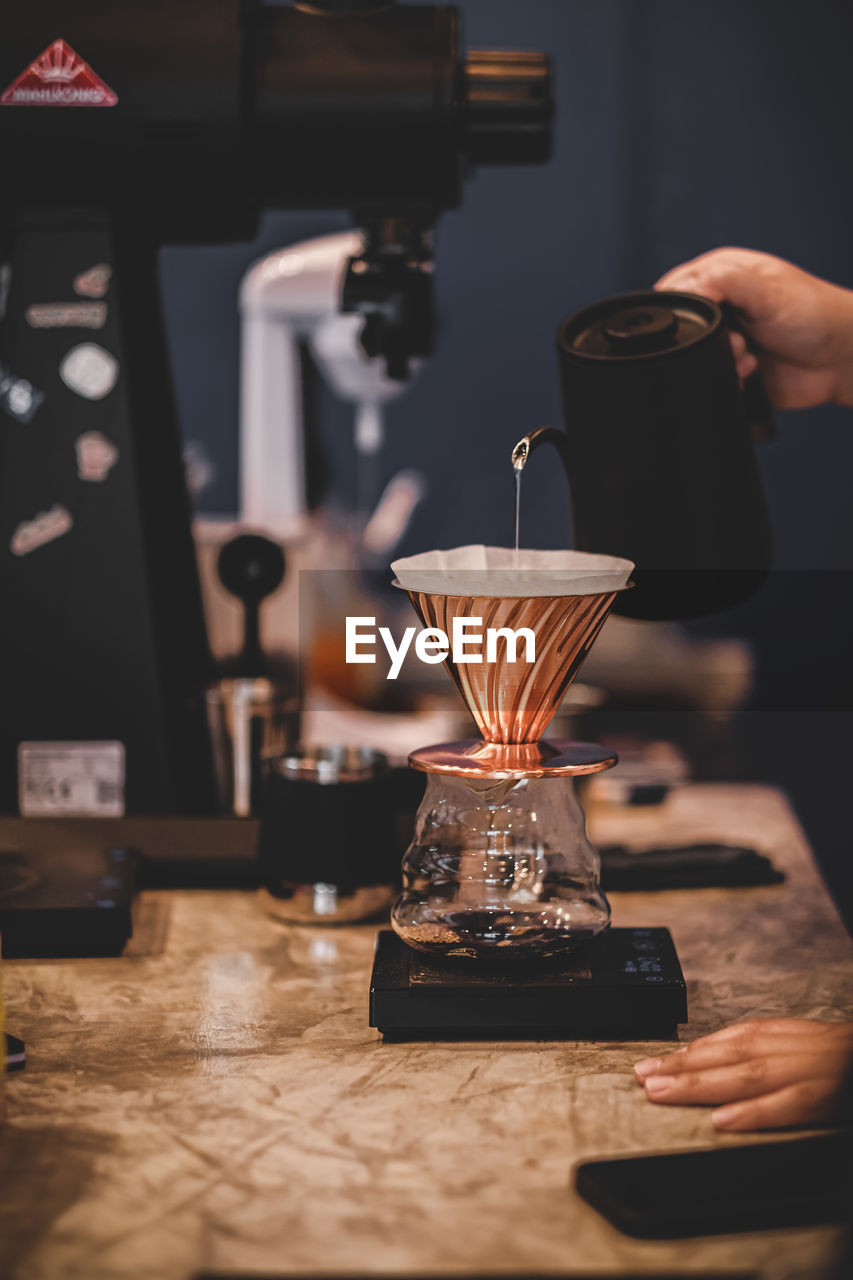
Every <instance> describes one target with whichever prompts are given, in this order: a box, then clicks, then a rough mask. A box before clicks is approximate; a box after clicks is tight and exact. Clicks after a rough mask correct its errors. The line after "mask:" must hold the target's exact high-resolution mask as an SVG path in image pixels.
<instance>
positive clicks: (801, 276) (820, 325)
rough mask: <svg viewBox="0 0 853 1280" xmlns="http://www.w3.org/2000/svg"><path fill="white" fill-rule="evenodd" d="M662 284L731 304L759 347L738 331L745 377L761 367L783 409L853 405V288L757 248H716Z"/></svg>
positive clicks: (773, 398)
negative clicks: (829, 280)
mask: <svg viewBox="0 0 853 1280" xmlns="http://www.w3.org/2000/svg"><path fill="white" fill-rule="evenodd" d="M655 288H656V289H678V290H682V291H684V292H687V293H699V294H702V295H703V296H704V297H706V298H711V299H712V300H713V301H714V302H720V303H729V304H730V305H731V306H732V307H734V308H735V310H736V312H737V313H738V319H739V321H740V323H741V325H742V327H743V329H744V332H745V333H746V334H748V335H749V339H750V341H751V344H752V346H753V347H754V349H755V351H756V352H757V358H756V355H754V354H752V352H751V351H749V350H748V349H747V343H746V340H745V338H744V336H743V334H741V333H732V334H731V341H732V348H733V350H734V353H735V360H736V363H737V370H738V374H739V375H740V377H741V378H742V379H743V378H748V377H749V375H750V374H751V373H753V372H754V371H755V369H756V368H760V369H761V373H762V375H763V378H764V383H765V386H766V388H767V394H768V396H769V397H770V401H771V403H772V404H773V405H774V406H775V407H776V408H777V409H806V408H810V407H811V406H813V405H819V404H826V403H830V402H834V403H836V404H843V405H848V406H851V407H853V291H851V290H849V289H842V288H840V287H839V286H838V285H834V284H830V283H829V282H828V281H826V280H820V279H818V277H817V276H812V275H809V274H808V272H806V271H801V270H800V268H799V267H795V266H793V265H792V264H791V263H790V262H785V261H783V259H781V258H774V257H772V256H771V255H770V254H769V253H757V252H755V251H754V250H752V249H713V250H712V251H711V252H710V253H703V254H702V255H701V256H700V257H698V258H694V259H693V260H692V261H690V262H685V263H682V265H681V266H678V267H674V268H673V269H672V270H671V271H668V272H667V273H666V275H664V276H662V277H661V278H660V280H658V282H657V284H656V285H655Z"/></svg>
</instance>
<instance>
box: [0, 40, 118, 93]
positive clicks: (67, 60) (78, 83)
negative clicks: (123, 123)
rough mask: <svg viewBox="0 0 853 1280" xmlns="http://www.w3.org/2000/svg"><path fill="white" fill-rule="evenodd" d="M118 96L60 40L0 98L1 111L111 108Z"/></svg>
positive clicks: (32, 64)
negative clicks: (21, 108)
mask: <svg viewBox="0 0 853 1280" xmlns="http://www.w3.org/2000/svg"><path fill="white" fill-rule="evenodd" d="M117 102H118V95H117V94H115V93H113V91H112V89H111V88H110V87H109V85H108V84H105V83H104V81H103V80H102V79H101V77H100V76H99V75H96V73H95V72H94V71H93V70H92V68H91V67H90V66H89V64H88V63H87V62H84V61H83V59H82V58H81V57H80V55H79V54H78V53H75V52H74V50H73V49H72V48H71V45H70V44H66V42H65V41H64V40H54V41H53V43H52V44H49V45H48V46H47V48H46V49H45V50H44V51H43V52H42V53H40V54H39V56H38V57H37V58H36V59H35V61H34V62H31V63H30V65H29V66H28V67H25V68H24V70H23V71H22V72H21V74H20V75H19V76H17V77H16V79H14V80H13V81H12V83H11V84H10V85H9V86H8V88H7V89H6V90H5V91H4V93H3V94H2V96H0V106H2V107H114V106H115V105H116V103H117Z"/></svg>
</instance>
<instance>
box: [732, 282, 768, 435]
mask: <svg viewBox="0 0 853 1280" xmlns="http://www.w3.org/2000/svg"><path fill="white" fill-rule="evenodd" d="M718 306H719V308H720V310H721V311H722V313H723V320H724V322H725V325H726V328H727V329H732V330H734V332H735V333H739V334H740V335H741V336H742V337H743V338H745V339H746V345H747V350H749V351H751V352H752V354H753V355H757V354H758V353H757V352H756V350H755V344H754V343H753V342H752V341H751V339H750V337H749V334H748V333H746V331H745V330H744V327H743V325H742V324H741V322H740V320H739V318H738V313H737V310H736V309H735V308H734V307H733V306H732V305H731V303H729V302H723V303H718ZM741 396H742V398H743V411H744V414H745V415H746V421H747V426H748V427H749V431H750V435H751V436H752V439H753V441H754V442H755V443H756V444H766V443H767V442H768V441H769V440H775V439H776V436H777V435H778V434H779V433H778V429H777V427H776V419H775V418H774V417H773V406H772V405H771V403H770V397H769V396H768V394H767V388H766V386H765V385H764V378H763V377H762V376H761V370H760V369H756V370H755V373H751V374H750V375H749V377H748V378H747V379H746V381H745V382H744V384H743V389H742V391H741Z"/></svg>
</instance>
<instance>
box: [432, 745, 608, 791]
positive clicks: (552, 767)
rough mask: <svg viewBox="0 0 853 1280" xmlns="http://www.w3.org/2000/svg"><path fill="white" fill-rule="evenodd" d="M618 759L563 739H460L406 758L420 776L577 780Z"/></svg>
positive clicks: (602, 751) (600, 748) (598, 770)
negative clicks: (510, 740) (509, 741)
mask: <svg viewBox="0 0 853 1280" xmlns="http://www.w3.org/2000/svg"><path fill="white" fill-rule="evenodd" d="M617 760H618V756H617V755H616V752H615V751H610V750H608V748H607V747H600V746H598V745H597V744H596V743H594V742H568V741H566V740H565V739H563V738H557V739H552V740H550V741H549V740H547V739H543V740H542V741H541V742H518V743H515V742H513V743H503V742H484V741H483V739H482V738H463V739H461V740H460V741H459V742H441V743H438V744H436V745H435V746H431V747H421V748H419V749H418V750H417V751H413V752H412V754H411V755H410V756H409V764H410V765H411V767H412V768H413V769H418V770H420V772H421V773H445V774H452V775H453V776H454V777H456V778H479V779H485V778H494V779H495V780H496V781H500V780H501V779H511V778H519V779H520V778H577V777H580V776H582V775H583V774H586V773H602V772H603V771H604V770H605V769H611V768H612V767H613V765H614V764H616V762H617Z"/></svg>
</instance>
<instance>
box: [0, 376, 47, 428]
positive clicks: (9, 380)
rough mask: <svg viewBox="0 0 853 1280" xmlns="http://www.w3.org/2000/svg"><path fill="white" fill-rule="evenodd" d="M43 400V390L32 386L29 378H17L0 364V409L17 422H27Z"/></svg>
mask: <svg viewBox="0 0 853 1280" xmlns="http://www.w3.org/2000/svg"><path fill="white" fill-rule="evenodd" d="M43 400H44V392H43V391H39V390H38V388H37V387H34V386H33V384H32V383H31V382H30V380H29V378H19V377H17V375H16V374H14V373H13V372H12V370H11V369H7V368H6V366H5V365H2V364H0V409H2V410H3V412H4V413H8V415H9V417H10V418H15V419H16V420H17V421H18V422H29V421H30V420H31V419H32V418H33V417H34V415H35V412H36V410H37V409H38V407H39V405H40V404H41V403H42V401H43Z"/></svg>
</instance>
